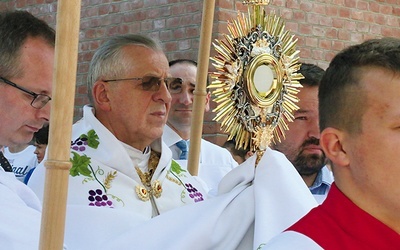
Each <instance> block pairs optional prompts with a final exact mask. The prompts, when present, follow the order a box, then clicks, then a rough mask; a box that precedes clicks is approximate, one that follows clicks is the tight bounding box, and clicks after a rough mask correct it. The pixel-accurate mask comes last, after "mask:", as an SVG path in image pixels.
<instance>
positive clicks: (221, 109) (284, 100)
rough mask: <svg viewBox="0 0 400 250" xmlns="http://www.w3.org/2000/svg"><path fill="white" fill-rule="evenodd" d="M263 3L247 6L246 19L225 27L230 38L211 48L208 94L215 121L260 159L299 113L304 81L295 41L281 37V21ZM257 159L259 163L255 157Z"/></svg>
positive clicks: (240, 17) (284, 34)
mask: <svg viewBox="0 0 400 250" xmlns="http://www.w3.org/2000/svg"><path fill="white" fill-rule="evenodd" d="M267 2H268V1H256V2H254V1H246V2H245V3H246V4H249V13H248V16H249V17H248V18H246V17H245V15H244V14H242V13H238V18H237V20H234V21H233V22H232V23H229V24H228V31H229V34H228V35H227V34H224V39H223V40H216V43H213V45H214V47H215V50H216V55H215V56H214V57H212V58H211V59H212V61H213V65H214V67H215V69H216V71H215V72H213V73H211V77H212V78H213V79H214V80H213V82H212V83H211V84H210V86H209V88H210V89H213V91H212V94H213V96H214V101H215V102H216V103H217V107H216V108H215V109H214V111H215V112H216V113H217V114H216V116H215V118H214V120H216V121H218V122H221V128H222V129H223V130H224V132H226V133H228V134H229V138H228V139H232V138H236V147H237V148H244V149H247V148H249V149H251V150H253V151H257V152H258V154H259V156H262V154H263V152H264V151H265V149H266V148H267V146H268V145H269V144H270V142H271V141H275V140H277V141H280V140H281V137H283V138H284V136H285V132H284V131H285V130H287V129H288V126H287V121H289V122H291V121H293V111H295V110H297V109H298V107H297V105H296V104H295V103H296V102H297V101H298V98H297V97H296V94H297V93H298V92H299V88H300V87H301V84H300V83H299V81H298V80H300V79H302V78H303V76H302V75H301V74H300V73H296V72H297V71H298V70H299V68H300V63H299V56H298V54H299V51H298V50H296V43H297V39H294V36H293V35H291V34H290V32H289V31H285V23H284V21H283V20H282V19H281V18H280V17H278V16H276V15H275V14H273V13H272V14H269V15H266V14H265V10H264V9H263V7H262V6H261V5H266V4H268V3H267ZM259 158H260V157H259Z"/></svg>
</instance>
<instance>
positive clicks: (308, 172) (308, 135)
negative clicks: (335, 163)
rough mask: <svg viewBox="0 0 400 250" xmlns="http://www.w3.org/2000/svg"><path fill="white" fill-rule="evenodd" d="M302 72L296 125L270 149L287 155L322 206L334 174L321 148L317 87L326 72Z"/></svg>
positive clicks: (304, 68) (310, 67)
mask: <svg viewBox="0 0 400 250" xmlns="http://www.w3.org/2000/svg"><path fill="white" fill-rule="evenodd" d="M299 72H300V73H301V74H302V75H303V76H304V79H302V80H300V83H301V84H302V85H303V88H301V89H300V92H299V93H298V95H297V96H298V97H299V99H300V101H299V102H298V103H297V105H298V106H299V110H297V111H295V112H294V121H293V122H289V124H288V126H289V130H288V131H286V133H285V135H286V136H285V138H284V139H283V140H282V141H281V142H276V144H274V145H272V146H271V147H272V149H275V150H277V151H280V152H282V153H283V154H285V155H286V157H287V158H288V160H289V161H290V162H291V163H292V164H293V165H294V167H295V168H296V169H297V171H298V172H299V174H300V175H301V177H302V178H303V180H304V182H305V183H306V184H307V186H308V187H309V189H310V191H311V193H312V194H313V195H314V197H315V198H316V199H317V201H318V202H319V203H322V201H323V200H324V199H325V197H326V195H327V193H328V191H329V188H330V185H331V183H332V182H333V175H332V172H331V171H330V170H329V169H328V168H327V166H326V164H327V158H326V157H325V154H324V152H323V151H322V148H321V147H320V145H319V137H320V132H319V121H318V119H319V115H318V87H319V83H320V80H321V78H322V76H323V74H324V70H323V69H321V68H320V67H318V66H316V65H313V64H307V63H303V64H302V65H301V68H300V70H299Z"/></svg>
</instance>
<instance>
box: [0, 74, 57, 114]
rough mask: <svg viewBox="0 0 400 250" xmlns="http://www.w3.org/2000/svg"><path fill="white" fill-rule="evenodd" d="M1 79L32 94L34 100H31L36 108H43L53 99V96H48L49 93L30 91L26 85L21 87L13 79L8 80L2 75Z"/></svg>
mask: <svg viewBox="0 0 400 250" xmlns="http://www.w3.org/2000/svg"><path fill="white" fill-rule="evenodd" d="M0 80H2V81H3V82H4V83H6V84H8V85H10V86H12V87H14V88H17V89H19V90H21V91H23V92H25V93H27V94H28V95H31V96H32V97H33V100H32V102H31V106H32V107H34V108H35V109H41V108H43V107H44V106H45V105H46V104H47V103H48V102H49V101H50V100H51V97H50V96H48V95H44V94H36V93H35V92H33V91H30V90H28V89H26V88H24V87H21V86H19V85H18V84H16V83H13V82H12V81H10V80H7V79H6V78H4V77H1V76H0Z"/></svg>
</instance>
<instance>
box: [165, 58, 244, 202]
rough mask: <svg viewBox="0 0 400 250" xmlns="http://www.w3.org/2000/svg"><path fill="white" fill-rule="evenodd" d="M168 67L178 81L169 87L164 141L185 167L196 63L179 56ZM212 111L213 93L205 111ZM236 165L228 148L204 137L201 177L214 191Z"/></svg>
mask: <svg viewBox="0 0 400 250" xmlns="http://www.w3.org/2000/svg"><path fill="white" fill-rule="evenodd" d="M169 66H170V74H171V76H172V77H175V78H178V80H177V81H176V82H173V83H172V84H171V86H170V88H169V91H170V93H171V97H172V101H171V109H170V111H169V114H168V121H167V125H166V126H165V129H164V132H163V140H164V142H165V143H166V144H167V145H168V147H169V148H170V149H171V151H172V157H173V158H174V159H175V160H180V161H179V163H180V164H181V165H183V166H186V165H187V156H188V153H189V152H188V151H189V150H188V149H189V143H190V142H189V139H190V127H191V125H192V113H193V110H192V109H193V91H194V89H195V86H196V74H197V63H196V62H195V61H192V60H189V59H177V60H174V61H170V62H169ZM209 110H210V93H208V94H207V96H206V104H205V112H207V111H209ZM198 126H203V124H198ZM177 143H178V144H177ZM181 144H183V146H181ZM185 144H186V145H185ZM182 147H185V148H182ZM236 166H237V163H236V161H235V160H234V159H233V158H232V156H231V154H230V153H229V151H228V150H226V149H224V148H222V147H220V146H218V145H215V144H213V143H211V142H208V141H206V140H204V139H202V140H201V147H200V164H199V177H200V178H201V179H202V180H203V181H204V182H205V183H206V184H207V186H208V187H209V189H210V192H211V194H213V193H216V190H217V188H218V184H219V182H220V180H221V179H222V177H224V176H225V174H227V173H228V172H229V171H230V170H232V169H233V168H234V167H236Z"/></svg>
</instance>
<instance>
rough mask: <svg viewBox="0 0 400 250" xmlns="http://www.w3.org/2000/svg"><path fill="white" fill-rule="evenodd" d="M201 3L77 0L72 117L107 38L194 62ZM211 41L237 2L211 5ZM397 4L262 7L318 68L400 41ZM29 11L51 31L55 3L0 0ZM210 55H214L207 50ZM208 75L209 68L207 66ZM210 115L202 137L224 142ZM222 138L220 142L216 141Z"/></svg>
mask: <svg viewBox="0 0 400 250" xmlns="http://www.w3.org/2000/svg"><path fill="white" fill-rule="evenodd" d="M202 3H203V1H200V0H197V1H196V0H135V1H132V0H82V3H81V6H82V9H81V26H80V37H79V38H80V44H79V55H78V58H79V63H78V72H77V89H76V90H77V93H76V99H77V103H79V104H75V117H74V120H76V119H78V118H79V117H80V116H81V114H82V109H81V107H80V105H83V104H85V103H87V97H86V93H85V88H86V84H85V79H86V74H87V69H88V64H89V61H90V59H91V57H92V55H93V53H94V51H95V50H96V49H97V48H98V47H99V45H100V44H101V43H103V42H104V40H105V39H106V38H107V37H108V36H110V35H117V34H125V33H143V34H148V35H149V36H151V37H154V38H156V39H160V40H161V42H162V46H163V48H164V49H165V51H166V55H167V57H168V58H169V59H176V58H180V57H183V58H190V59H194V60H197V57H198V52H197V51H198V48H199V39H200V38H199V37H200V28H201V27H200V24H201V12H202V6H203V5H202ZM216 4H217V5H216V7H217V8H216V9H215V13H214V23H213V35H212V37H213V39H216V38H218V39H222V38H223V35H222V34H228V30H227V21H232V20H236V18H237V11H238V10H239V11H241V12H242V13H244V14H245V16H246V17H247V6H245V5H243V4H242V3H241V1H239V0H238V1H232V0H219V1H216ZM399 6H400V1H399V0H377V1H366V0H330V1H326V0H309V1H307V0H301V1H299V0H273V1H271V3H270V5H269V6H267V7H265V8H266V13H271V12H272V11H274V12H275V13H277V15H278V16H281V17H282V18H283V19H284V21H285V23H286V29H287V30H290V31H291V33H292V34H293V35H294V36H295V38H297V39H298V42H297V49H299V50H300V57H301V61H307V62H313V63H316V64H318V65H320V66H321V67H323V68H326V67H327V66H328V63H329V61H330V60H331V58H332V57H333V56H334V55H335V54H336V53H337V52H338V51H340V50H341V49H343V48H345V47H347V46H349V45H352V44H355V43H358V42H361V41H363V40H365V39H370V38H376V37H382V36H392V37H400V23H399V22H400V19H399V16H400V7H399ZM15 8H18V9H24V10H28V11H31V12H32V13H34V14H35V15H37V16H38V17H40V18H41V19H43V20H45V21H46V22H49V23H50V25H51V26H53V27H55V22H56V11H57V0H17V1H7V2H5V1H0V10H4V9H15ZM210 55H211V56H213V55H215V49H214V48H213V47H211V51H210ZM209 68H210V71H213V70H214V68H213V67H212V66H211V65H210V67H209ZM214 115H215V114H213V113H206V114H205V121H207V122H208V123H205V127H206V128H207V129H209V130H210V131H209V132H210V133H209V134H204V136H205V137H207V138H210V139H211V140H213V141H221V140H222V139H225V135H223V133H222V132H221V131H220V130H219V129H220V128H219V125H213V124H215V122H212V121H211V120H212V117H213V116H214ZM220 138H222V139H220Z"/></svg>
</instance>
